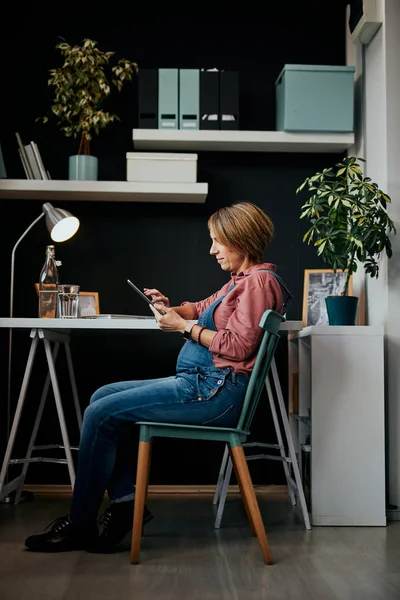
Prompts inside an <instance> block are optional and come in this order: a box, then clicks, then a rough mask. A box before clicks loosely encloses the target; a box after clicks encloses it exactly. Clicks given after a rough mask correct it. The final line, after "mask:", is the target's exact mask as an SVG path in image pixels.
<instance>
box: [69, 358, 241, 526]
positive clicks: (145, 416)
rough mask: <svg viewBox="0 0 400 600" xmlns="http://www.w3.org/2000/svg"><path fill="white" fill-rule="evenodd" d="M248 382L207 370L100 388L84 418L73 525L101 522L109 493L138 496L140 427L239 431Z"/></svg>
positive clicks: (72, 508)
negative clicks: (135, 436)
mask: <svg viewBox="0 0 400 600" xmlns="http://www.w3.org/2000/svg"><path fill="white" fill-rule="evenodd" d="M248 379H249V378H248V377H247V376H246V375H235V374H234V373H232V372H231V371H230V370H229V369H215V368H212V367H207V366H205V367H203V368H200V367H195V368H193V369H188V370H185V371H183V372H180V373H178V374H177V375H175V376H172V377H165V378H161V379H149V380H142V381H123V382H118V383H114V384H110V385H106V386H103V387H101V388H100V389H98V390H97V391H96V392H95V393H94V394H93V396H92V398H91V401H90V405H89V406H88V408H87V409H86V410H85V414H84V419H83V428H82V436H81V441H80V446H79V460H78V470H77V475H76V481H75V486H74V493H73V499H72V506H71V512H70V518H71V521H72V522H73V523H74V524H77V525H84V524H87V523H90V522H91V521H94V520H96V518H97V513H98V510H99V507H100V504H101V502H102V500H103V497H104V492H105V491H106V489H107V490H108V494H109V496H110V498H111V499H118V498H124V497H126V496H129V495H131V494H133V491H134V486H133V481H134V479H133V477H134V456H135V452H134V448H133V443H132V426H133V425H134V423H135V422H137V421H160V422H164V423H182V424H191V425H199V424H203V425H205V424H210V425H215V426H222V427H234V426H235V425H236V423H237V421H238V416H239V413H240V410H241V407H242V403H243V399H244V396H245V393H246V388H247V384H248Z"/></svg>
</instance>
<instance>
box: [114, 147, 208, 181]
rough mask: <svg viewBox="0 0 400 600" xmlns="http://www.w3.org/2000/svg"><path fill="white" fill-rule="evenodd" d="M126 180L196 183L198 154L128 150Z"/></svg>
mask: <svg viewBox="0 0 400 600" xmlns="http://www.w3.org/2000/svg"><path fill="white" fill-rule="evenodd" d="M126 180H127V181H151V182H155V181H157V182H162V183H166V182H168V183H172V182H174V183H196V181H197V154H173V153H169V152H168V153H164V152H127V153H126Z"/></svg>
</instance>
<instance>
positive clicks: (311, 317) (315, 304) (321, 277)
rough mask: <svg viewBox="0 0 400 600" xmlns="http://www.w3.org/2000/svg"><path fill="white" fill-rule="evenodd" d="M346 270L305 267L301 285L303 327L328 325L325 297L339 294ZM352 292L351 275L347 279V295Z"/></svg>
mask: <svg viewBox="0 0 400 600" xmlns="http://www.w3.org/2000/svg"><path fill="white" fill-rule="evenodd" d="M346 277H347V271H342V270H340V269H338V270H337V271H336V273H335V272H334V271H333V270H332V269H305V271H304V287H303V315H302V321H303V327H309V326H310V325H329V321H328V313H327V310H326V304H325V298H326V297H327V296H337V295H340V291H341V290H342V289H343V287H342V286H343V284H344V280H345V278H346ZM352 292H353V280H352V276H350V279H349V287H348V291H347V293H348V295H349V296H351V295H352Z"/></svg>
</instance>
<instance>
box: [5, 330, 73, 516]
mask: <svg viewBox="0 0 400 600" xmlns="http://www.w3.org/2000/svg"><path fill="white" fill-rule="evenodd" d="M31 338H32V342H31V347H30V351H29V356H28V361H27V364H26V368H25V374H24V379H23V382H22V386H21V391H20V395H19V398H18V403H17V408H16V411H15V415H14V420H13V424H12V428H11V432H10V436H9V440H8V444H7V449H6V453H5V456H4V460H3V465H2V469H1V473H0V500H1V499H3V498H5V497H6V496H8V495H9V494H10V493H11V492H13V491H15V490H16V496H15V501H14V502H15V504H18V503H19V501H20V497H21V491H22V488H23V485H24V482H25V478H26V474H27V471H28V467H29V464H30V463H31V462H53V463H61V464H65V463H66V464H67V466H68V472H69V477H70V481H71V486H72V487H74V483H75V468H74V463H73V459H72V454H71V450H77V449H78V448H77V447H72V448H71V446H70V443H69V437H68V431H67V426H66V422H65V417H64V410H63V407H62V402H61V395H60V390H59V385H58V380H57V375H56V369H55V363H56V360H57V355H58V351H59V347H60V344H61V343H62V344H64V347H65V353H66V359H67V364H68V372H69V377H70V381H71V387H72V394H73V398H74V405H75V411H76V416H77V421H78V428H79V433H81V431H82V415H81V410H80V405H79V398H78V392H77V387H76V382H75V375H74V370H73V365H72V358H71V350H70V346H69V340H70V338H69V335H68V334H66V333H61V332H54V331H49V330H43V329H33V330H32V331H31ZM39 340H42V341H43V345H44V349H45V354H46V359H47V366H48V374H47V377H46V381H45V384H44V387H43V392H42V395H41V398H40V403H39V407H38V411H37V415H36V418H35V423H34V426H33V430H32V433H31V437H30V440H29V445H28V450H27V454H26V456H25V458H21V459H11V455H12V451H13V448H14V443H15V438H16V434H17V430H18V426H19V423H20V419H21V413H22V410H23V406H24V402H25V397H26V393H27V389H28V385H29V380H30V376H31V372H32V367H33V362H34V358H35V354H36V350H37V344H38V342H39ZM51 342H54V347H53V350H52V348H51ZM50 382H51V385H52V390H53V394H54V400H55V403H56V408H57V415H58V420H59V423H60V428H61V436H62V442H63V444H62V445H57V444H52V445H46V446H35V441H36V436H37V433H38V430H39V426H40V422H41V419H42V415H43V410H44V406H45V403H46V399H47V396H48V392H49V388H50ZM51 448H63V449H64V451H65V459H62V458H45V457H32V452H33V451H35V450H45V449H46V450H47V449H51ZM19 463H22V464H23V468H22V472H21V474H20V475H19V476H18V477H16V478H15V479H13V480H12V481H10V482H9V483H7V484H5V483H4V482H5V479H6V475H7V470H8V467H9V465H11V464H19Z"/></svg>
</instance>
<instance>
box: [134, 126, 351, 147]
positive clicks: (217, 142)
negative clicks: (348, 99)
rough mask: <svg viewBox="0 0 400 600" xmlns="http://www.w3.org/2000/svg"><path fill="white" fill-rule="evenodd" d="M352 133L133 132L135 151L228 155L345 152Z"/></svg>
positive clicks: (160, 130) (165, 130) (157, 130)
mask: <svg viewBox="0 0 400 600" xmlns="http://www.w3.org/2000/svg"><path fill="white" fill-rule="evenodd" d="M353 144H354V134H353V133H288V132H286V131H222V130H218V131H211V130H206V129H200V130H196V131H186V130H182V129H173V130H168V129H134V130H133V145H134V148H135V150H185V151H186V150H191V151H197V150H212V151H228V152H328V153H334V152H343V151H345V150H347V149H348V148H350V147H351V146H352V145H353Z"/></svg>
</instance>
